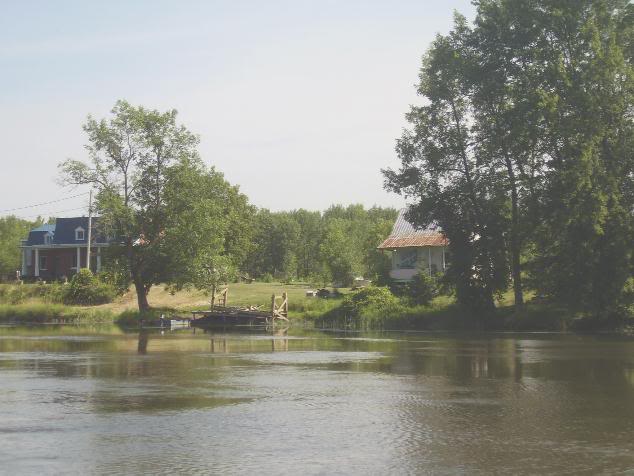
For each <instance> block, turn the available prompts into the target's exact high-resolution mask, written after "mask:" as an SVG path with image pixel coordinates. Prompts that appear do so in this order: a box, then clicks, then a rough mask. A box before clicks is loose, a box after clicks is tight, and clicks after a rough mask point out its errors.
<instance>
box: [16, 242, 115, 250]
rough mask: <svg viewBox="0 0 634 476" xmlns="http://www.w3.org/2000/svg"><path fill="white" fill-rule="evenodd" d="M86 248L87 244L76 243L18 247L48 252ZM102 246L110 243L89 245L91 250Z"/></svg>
mask: <svg viewBox="0 0 634 476" xmlns="http://www.w3.org/2000/svg"><path fill="white" fill-rule="evenodd" d="M78 246H79V247H80V248H86V247H87V246H88V244H86V243H77V244H70V243H64V244H50V245H26V246H19V247H18V248H21V249H33V250H34V249H36V248H39V249H41V250H49V249H55V248H77V247H78ZM104 246H110V243H93V244H92V245H90V247H91V248H103V247H104Z"/></svg>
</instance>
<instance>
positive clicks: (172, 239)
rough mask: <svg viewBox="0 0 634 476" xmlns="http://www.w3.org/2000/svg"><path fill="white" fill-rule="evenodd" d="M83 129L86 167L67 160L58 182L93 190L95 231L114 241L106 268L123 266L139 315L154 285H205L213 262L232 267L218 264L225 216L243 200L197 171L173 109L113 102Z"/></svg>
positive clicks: (189, 139) (213, 176)
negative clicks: (109, 110) (97, 227)
mask: <svg viewBox="0 0 634 476" xmlns="http://www.w3.org/2000/svg"><path fill="white" fill-rule="evenodd" d="M84 130H85V131H86V133H87V134H88V140H89V144H88V145H87V147H86V148H87V150H88V152H89V156H90V159H91V163H90V164H87V163H83V162H79V161H76V160H68V161H66V162H64V163H62V164H61V165H60V168H61V172H62V176H63V177H64V179H65V180H66V181H67V182H69V183H72V184H91V185H92V186H93V187H95V188H96V189H97V199H96V202H97V210H98V212H99V213H100V215H101V220H100V223H101V226H103V227H104V232H106V233H107V234H108V235H109V236H113V237H116V241H117V245H116V246H113V247H111V251H110V254H111V255H112V262H113V263H121V264H122V265H124V266H125V268H126V271H127V273H128V276H129V279H130V281H131V282H132V283H133V284H134V286H135V289H136V292H137V299H138V306H139V310H141V311H145V310H147V309H148V308H149V304H148V300H147V295H148V293H149V291H150V289H151V287H152V286H153V285H155V284H159V283H163V284H166V285H171V286H173V287H176V288H181V287H183V286H186V285H199V286H205V285H207V284H208V279H206V278H205V272H206V270H207V269H209V267H210V266H213V263H218V262H219V261H222V262H223V265H226V264H227V263H231V259H227V258H224V259H221V257H222V256H226V255H227V250H231V249H232V248H234V247H235V246H234V245H233V244H232V243H233V242H235V241H236V239H235V237H233V235H232V234H231V233H229V230H232V227H233V230H232V231H235V221H236V220H235V217H234V218H232V217H231V213H242V212H243V213H248V206H246V199H245V198H244V197H241V196H240V195H239V193H238V191H237V189H235V188H232V187H231V186H230V185H229V184H228V183H227V182H226V181H225V180H224V178H223V177H222V175H221V174H219V173H218V172H216V171H215V170H214V169H208V168H207V167H205V166H204V165H203V163H202V162H201V161H200V159H199V157H198V154H197V151H196V146H197V144H198V138H197V137H196V136H195V135H193V134H192V133H191V132H189V131H188V130H187V129H186V128H185V127H184V126H182V125H178V124H177V123H176V111H174V110H172V111H167V112H164V113H161V112H159V111H156V110H147V109H145V108H143V107H134V106H131V105H130V104H128V103H127V102H125V101H118V102H117V103H116V105H115V107H114V108H113V110H112V117H111V118H110V119H109V120H106V119H102V120H101V121H97V120H95V119H93V118H91V117H89V118H88V121H87V123H86V124H85V125H84ZM236 203H240V206H239V207H236V206H235V205H236ZM232 223H233V225H232ZM232 240H233V241H232ZM238 242H239V240H238Z"/></svg>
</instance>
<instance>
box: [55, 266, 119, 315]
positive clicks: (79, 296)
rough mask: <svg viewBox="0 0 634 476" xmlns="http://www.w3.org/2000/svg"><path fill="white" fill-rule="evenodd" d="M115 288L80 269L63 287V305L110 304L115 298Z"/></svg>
mask: <svg viewBox="0 0 634 476" xmlns="http://www.w3.org/2000/svg"><path fill="white" fill-rule="evenodd" d="M116 294H117V293H116V290H115V288H114V287H113V286H112V285H110V284H106V283H103V282H101V281H100V280H99V279H97V278H96V277H95V276H94V275H93V274H92V272H91V271H90V270H88V269H81V270H79V273H77V274H76V275H75V276H73V279H71V281H70V283H69V284H68V285H66V286H65V287H64V290H63V297H62V300H63V302H64V304H83V305H88V306H90V305H95V304H105V303H108V302H111V301H112V300H113V299H114V297H115V296H116Z"/></svg>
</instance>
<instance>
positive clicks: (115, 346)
mask: <svg viewBox="0 0 634 476" xmlns="http://www.w3.org/2000/svg"><path fill="white" fill-rule="evenodd" d="M0 382H1V383H2V384H1V386H0V422H1V423H2V424H1V425H0V441H1V442H2V444H1V445H0V468H1V469H0V472H2V471H5V472H6V473H7V474H18V473H19V474H24V473H27V474H28V473H46V474H48V473H82V474H85V473H97V474H101V473H110V474H131V473H135V474H139V473H141V474H143V473H145V474H155V473H210V472H212V473H222V472H227V473H230V474H236V473H237V474H272V473H275V474H359V473H368V474H419V473H430V472H433V473H486V474H490V473H494V474H508V473H515V474H516V473H568V474H578V473H581V472H586V473H597V472H608V473H614V472H624V471H631V470H632V469H633V468H634V442H633V439H632V437H631V435H632V434H633V430H634V342H632V341H627V340H616V339H607V338H603V339H601V338H592V337H577V336H548V335H541V336H536V335H518V336H506V335H502V336H501V335H497V336H496V335H493V336H473V335H465V336H455V335H454V336H449V335H430V334H396V333H390V334H368V335H365V334H335V333H321V332H317V331H312V332H308V331H302V330H297V329H284V330H281V331H276V332H267V331H261V332H257V333H255V332H249V333H246V332H233V333H231V332H228V331H216V332H201V331H200V330H198V331H196V332H194V331H193V330H181V331H178V332H163V333H151V332H147V331H144V332H141V333H135V334H125V333H122V332H120V331H119V330H117V329H111V328H105V329H89V328H73V327H68V328H62V327H55V328H46V327H40V328H35V329H26V328H0Z"/></svg>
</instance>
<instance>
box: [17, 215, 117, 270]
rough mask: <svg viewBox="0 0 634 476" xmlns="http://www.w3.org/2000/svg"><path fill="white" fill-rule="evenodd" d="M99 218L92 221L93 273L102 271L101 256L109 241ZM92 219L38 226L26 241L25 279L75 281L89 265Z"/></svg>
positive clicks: (62, 220)
mask: <svg viewBox="0 0 634 476" xmlns="http://www.w3.org/2000/svg"><path fill="white" fill-rule="evenodd" d="M98 221H99V218H92V221H91V233H90V235H91V237H90V269H91V270H92V271H93V272H99V271H100V270H101V264H102V261H101V258H102V256H101V252H102V249H103V248H104V247H106V246H108V245H109V240H108V239H107V238H106V237H105V236H104V235H103V233H100V232H99V231H98V226H97V223H98ZM88 235H89V233H88V217H74V218H57V219H56V220H55V223H54V224H46V225H41V226H38V227H37V228H34V229H32V230H31V231H30V232H29V236H28V238H26V239H25V240H22V241H21V243H20V249H21V250H22V277H23V278H27V279H28V278H32V279H38V278H39V279H44V280H47V279H51V280H52V279H62V278H64V277H71V276H72V275H73V274H75V273H77V272H78V271H79V270H80V269H81V268H86V267H87V263H88V261H89V260H88Z"/></svg>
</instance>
